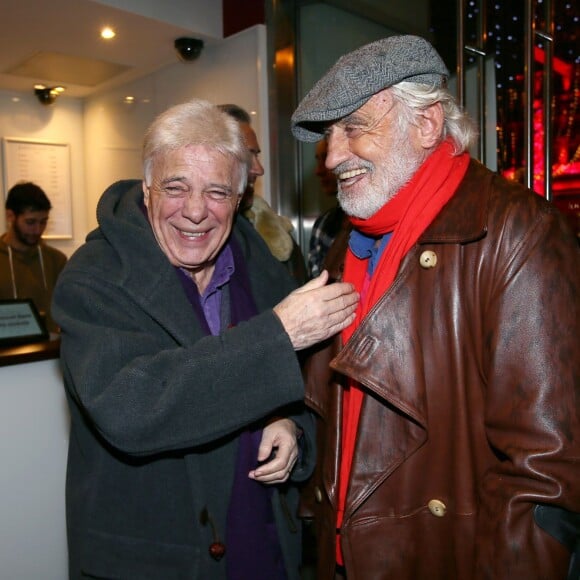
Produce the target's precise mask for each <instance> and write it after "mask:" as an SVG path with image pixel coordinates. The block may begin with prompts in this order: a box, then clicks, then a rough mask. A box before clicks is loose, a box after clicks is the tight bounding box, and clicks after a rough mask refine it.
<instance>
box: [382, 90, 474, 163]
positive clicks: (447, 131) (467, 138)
mask: <svg viewBox="0 0 580 580" xmlns="http://www.w3.org/2000/svg"><path fill="white" fill-rule="evenodd" d="M389 91H390V92H391V94H392V95H393V98H394V99H395V101H396V102H397V103H399V104H400V105H402V107H400V108H399V111H400V112H401V116H400V117H399V122H400V123H401V126H403V124H405V123H412V124H414V123H415V117H416V115H417V111H420V110H423V109H426V108H427V107H430V106H431V105H434V104H435V103H440V104H441V107H442V108H443V118H444V123H443V133H442V135H441V140H442V141H443V140H444V139H446V138H447V137H450V138H451V139H452V140H453V142H454V144H455V154H456V155H459V154H460V153H463V152H464V151H467V150H468V149H469V147H470V146H471V145H472V144H473V142H474V141H475V139H476V138H477V134H478V132H477V128H476V126H475V123H474V122H473V120H472V119H471V118H470V117H469V115H468V114H467V113H466V112H464V111H463V110H462V109H461V108H460V107H459V105H458V104H457V102H456V100H455V98H454V97H453V95H452V94H451V93H450V92H449V90H448V89H445V88H436V87H433V86H431V85H426V84H420V83H413V82H409V81H403V82H400V83H397V84H396V85H393V86H392V87H390V89H389Z"/></svg>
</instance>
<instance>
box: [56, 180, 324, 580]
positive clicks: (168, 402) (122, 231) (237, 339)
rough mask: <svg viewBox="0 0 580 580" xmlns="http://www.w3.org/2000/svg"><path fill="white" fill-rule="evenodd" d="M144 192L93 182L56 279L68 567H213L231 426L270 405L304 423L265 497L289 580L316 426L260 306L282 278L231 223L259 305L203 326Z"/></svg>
mask: <svg viewBox="0 0 580 580" xmlns="http://www.w3.org/2000/svg"><path fill="white" fill-rule="evenodd" d="M141 199H142V193H141V182H140V181H134V180H131V181H122V182H118V183H116V184H114V185H112V186H111V187H110V188H109V189H108V190H107V191H106V192H105V193H104V194H103V196H102V198H101V200H100V202H99V205H98V208H97V218H98V223H99V227H98V229H96V230H95V231H93V232H91V233H90V234H89V235H88V237H87V241H86V243H85V244H84V245H83V246H82V247H81V248H79V250H78V251H77V252H76V253H75V254H74V255H73V257H72V258H71V259H70V261H69V263H68V265H67V267H66V268H65V270H64V271H63V273H62V274H61V276H60V279H59V283H58V285H57V288H56V290H55V296H54V301H53V313H54V316H55V319H56V320H57V321H58V324H59V325H60V326H61V328H62V343H61V360H62V368H63V374H64V379H65V387H66V393H67V399H68V402H69V407H70V412H71V434H70V444H69V456H68V470H67V487H66V509H67V530H68V548H69V566H70V577H71V578H83V577H86V576H89V577H98V578H122V579H136V580H137V579H138V580H146V579H163V580H171V579H185V578H187V579H203V580H207V579H212V580H219V579H222V578H225V558H224V559H222V560H221V561H215V560H214V559H212V558H211V557H210V555H209V546H210V544H211V543H212V541H214V539H215V538H214V531H213V530H212V526H211V525H209V524H207V523H206V524H205V525H204V524H203V523H202V521H201V519H200V516H201V514H202V512H203V510H204V509H207V510H208V512H209V514H210V515H211V517H212V520H213V522H214V524H215V532H216V533H217V534H218V535H219V537H220V540H222V541H223V540H224V536H225V519H226V512H227V505H228V500H229V494H230V488H231V484H232V477H233V469H234V464H235V457H236V450H237V445H238V434H239V432H240V430H242V429H244V428H245V427H247V426H249V425H251V424H255V423H259V422H260V421H263V420H264V418H267V417H271V416H273V415H275V416H290V417H291V418H293V419H294V420H295V421H296V423H297V424H298V425H299V426H300V427H301V428H302V430H303V431H304V435H303V437H302V438H301V445H302V452H301V459H300V461H299V463H298V464H297V465H296V467H295V468H294V470H293V473H292V478H291V482H290V483H287V484H284V485H282V486H276V487H275V490H274V493H273V497H272V501H273V508H274V514H275V519H276V525H277V530H278V536H279V538H280V542H281V545H282V551H283V555H284V560H285V564H286V570H287V575H288V578H289V580H292V579H297V578H299V564H300V548H301V535H300V525H299V522H298V521H297V519H296V511H297V503H298V489H297V487H296V483H297V482H300V481H303V480H305V479H307V477H308V476H309V475H310V473H311V471H312V468H313V462H314V455H313V454H314V451H313V449H314V445H313V430H314V427H313V421H312V417H311V416H310V415H309V414H308V413H306V412H305V411H304V407H303V403H302V401H303V397H304V386H303V381H302V377H301V370H300V365H299V362H298V360H297V356H296V353H295V352H294V350H293V348H292V345H291V343H290V339H289V337H288V335H287V334H286V333H285V331H284V329H283V327H282V325H281V323H280V321H279V319H278V318H277V317H276V315H275V314H274V313H273V311H272V307H273V306H274V305H275V304H277V303H278V302H279V301H280V300H281V299H282V298H283V297H284V296H286V295H287V294H288V293H289V292H290V291H291V290H292V289H293V286H294V283H293V281H292V280H291V278H290V277H289V276H288V274H287V273H286V271H285V269H284V267H283V266H281V265H280V263H279V262H277V260H275V259H274V258H273V257H272V256H271V254H270V252H269V250H268V249H267V247H266V245H265V244H264V243H263V242H262V240H261V239H260V238H259V236H258V235H257V234H256V233H255V232H254V230H253V228H252V227H251V225H249V224H247V223H246V222H245V220H237V223H236V224H235V227H234V232H233V235H235V236H236V238H237V240H238V241H239V243H240V246H241V248H242V252H243V253H244V255H245V258H246V263H247V268H248V273H249V277H250V283H251V286H252V290H253V295H254V298H255V301H256V304H257V307H258V311H259V314H258V315H257V316H255V317H254V318H253V319H251V320H249V321H247V322H244V323H242V324H239V325H238V326H237V327H235V328H232V329H228V330H227V331H225V332H223V333H222V334H221V335H220V336H205V335H204V332H203V330H202V329H201V328H200V325H199V323H198V320H197V318H196V316H195V313H194V312H193V310H192V307H191V305H190V304H189V302H188V300H187V298H186V296H185V293H184V291H183V288H182V286H181V283H180V281H179V279H178V276H177V274H176V271H175V269H174V267H173V266H172V265H171V264H170V263H169V261H168V260H167V258H166V257H165V255H164V254H163V253H162V252H161V249H160V248H159V246H158V244H157V242H156V240H155V238H154V236H153V233H152V230H151V228H150V226H149V223H148V222H147V219H146V217H145V215H144V213H143V211H142V209H141V207H140V203H141ZM226 549H227V548H226ZM226 558H227V556H226Z"/></svg>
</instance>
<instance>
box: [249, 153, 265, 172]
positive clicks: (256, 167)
mask: <svg viewBox="0 0 580 580" xmlns="http://www.w3.org/2000/svg"><path fill="white" fill-rule="evenodd" d="M250 175H253V176H255V177H261V176H262V175H264V166H263V165H262V164H261V163H260V159H259V158H258V156H257V155H252V167H250Z"/></svg>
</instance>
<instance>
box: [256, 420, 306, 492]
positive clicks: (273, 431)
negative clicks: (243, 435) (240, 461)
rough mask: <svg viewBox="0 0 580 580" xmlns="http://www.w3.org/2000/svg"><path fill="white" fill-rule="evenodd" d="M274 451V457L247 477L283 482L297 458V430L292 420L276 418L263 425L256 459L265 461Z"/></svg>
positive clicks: (267, 481) (269, 481) (263, 481)
mask: <svg viewBox="0 0 580 580" xmlns="http://www.w3.org/2000/svg"><path fill="white" fill-rule="evenodd" d="M272 451H275V457H274V458H273V459H271V460H270V461H268V462H267V463H264V464H263V465H260V467H258V468H257V469H254V471H250V473H249V474H248V477H249V478H250V479H255V480H256V481H260V482H262V483H267V484H273V483H283V482H284V481H286V480H287V479H288V478H289V477H290V472H291V471H292V468H293V467H294V464H295V463H296V460H297V459H298V432H297V427H296V424H295V423H294V421H291V420H290V419H277V420H276V421H272V423H270V424H269V425H267V426H266V427H264V431H263V433H262V441H261V442H260V448H259V450H258V461H265V460H266V459H268V457H270V455H271V454H272Z"/></svg>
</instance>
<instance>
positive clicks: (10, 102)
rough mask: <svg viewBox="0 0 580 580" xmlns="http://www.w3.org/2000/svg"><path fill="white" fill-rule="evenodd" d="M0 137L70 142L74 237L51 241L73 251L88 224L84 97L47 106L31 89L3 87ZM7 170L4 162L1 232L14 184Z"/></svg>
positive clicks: (0, 211)
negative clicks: (9, 181) (6, 179)
mask: <svg viewBox="0 0 580 580" xmlns="http://www.w3.org/2000/svg"><path fill="white" fill-rule="evenodd" d="M0 137H1V138H6V137H12V138H19V139H33V140H39V141H50V142H55V143H68V144H69V145H70V156H71V189H72V197H73V204H72V208H71V209H72V215H73V238H72V239H71V240H51V241H50V243H51V244H52V245H53V246H55V247H57V248H59V249H60V250H62V251H63V252H64V253H65V254H70V253H71V252H72V251H73V250H74V249H75V248H76V247H78V245H79V244H80V243H82V242H83V240H84V237H85V233H86V227H87V208H86V195H85V194H86V188H85V169H84V165H85V153H84V144H83V103H82V101H81V100H80V99H72V98H67V97H65V96H61V97H59V99H58V100H57V102H56V103H55V104H54V105H51V106H45V105H41V104H40V103H39V101H38V99H37V98H36V96H35V95H34V94H33V92H32V89H31V90H30V92H29V93H26V94H23V93H14V92H3V91H0ZM4 171H5V170H4V167H3V166H2V168H1V172H2V173H1V176H0V177H1V179H0V184H1V189H2V196H1V199H2V207H1V209H0V233H3V232H4V231H5V228H6V222H5V212H4V200H5V195H6V190H7V188H10V187H11V186H12V185H13V184H7V186H6V185H5V183H4Z"/></svg>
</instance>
